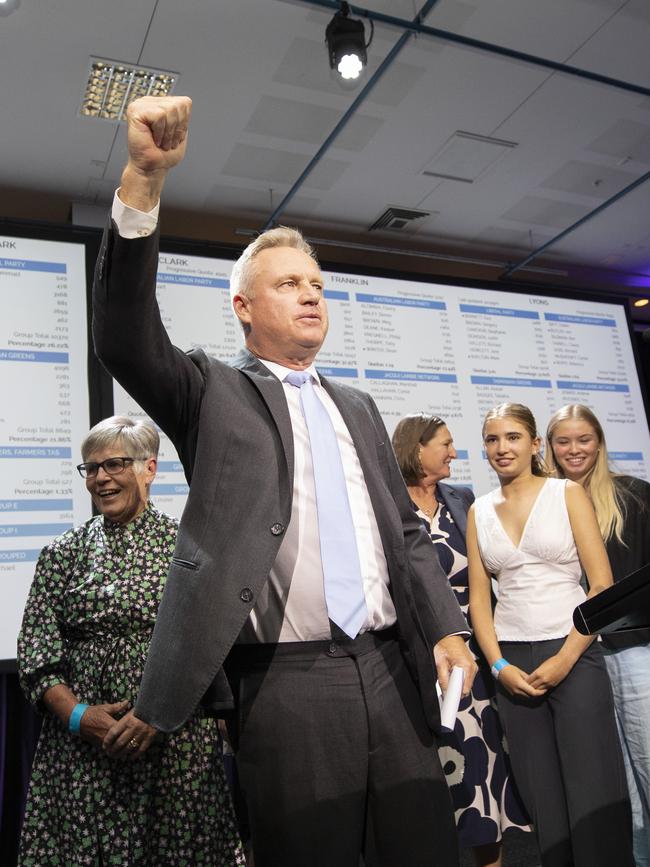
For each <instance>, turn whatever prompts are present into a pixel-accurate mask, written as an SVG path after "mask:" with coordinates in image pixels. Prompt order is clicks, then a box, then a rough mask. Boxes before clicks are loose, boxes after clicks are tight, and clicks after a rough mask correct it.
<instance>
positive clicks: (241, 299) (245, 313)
mask: <svg viewBox="0 0 650 867" xmlns="http://www.w3.org/2000/svg"><path fill="white" fill-rule="evenodd" d="M232 306H233V310H234V311H235V314H236V315H237V318H238V319H239V321H240V322H244V323H245V324H249V323H250V312H249V308H250V298H248V297H247V296H246V295H239V294H237V295H235V296H234V297H233V299H232Z"/></svg>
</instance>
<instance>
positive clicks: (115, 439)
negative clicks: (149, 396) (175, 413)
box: [81, 415, 160, 461]
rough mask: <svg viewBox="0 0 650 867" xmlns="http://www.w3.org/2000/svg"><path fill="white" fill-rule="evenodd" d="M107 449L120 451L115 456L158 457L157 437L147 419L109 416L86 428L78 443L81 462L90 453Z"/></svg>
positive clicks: (158, 445) (158, 440)
mask: <svg viewBox="0 0 650 867" xmlns="http://www.w3.org/2000/svg"><path fill="white" fill-rule="evenodd" d="M110 448H115V450H116V452H123V454H120V455H118V454H116V455H115V457H125V458H134V459H135V460H139V461H145V460H147V459H148V458H157V457H158V449H159V448H160V436H159V435H158V431H157V430H156V428H155V427H154V426H153V424H152V423H151V422H150V421H147V420H145V419H132V418H129V417H128V416H126V415H112V416H110V417H109V418H105V419H103V420H102V421H100V422H99V423H98V424H96V425H95V426H94V427H92V428H91V429H90V431H89V432H88V434H87V435H86V437H85V439H84V441H83V442H82V443H81V457H82V458H83V460H84V461H85V460H87V459H88V456H89V455H92V454H93V453H94V452H100V451H104V449H110Z"/></svg>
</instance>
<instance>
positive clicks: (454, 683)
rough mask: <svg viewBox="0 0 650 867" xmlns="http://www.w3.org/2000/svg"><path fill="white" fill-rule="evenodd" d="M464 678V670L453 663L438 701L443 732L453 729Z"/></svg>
mask: <svg viewBox="0 0 650 867" xmlns="http://www.w3.org/2000/svg"><path fill="white" fill-rule="evenodd" d="M464 680H465V672H464V671H463V669H462V668H459V666H457V665H455V666H454V667H453V668H452V670H451V674H450V675H449V683H448V684H447V691H446V692H445V695H444V698H443V700H442V702H441V703H440V728H441V729H442V731H443V732H453V730H454V726H455V725H456V714H457V713H458V705H459V704H460V697H461V695H462V692H463V681H464Z"/></svg>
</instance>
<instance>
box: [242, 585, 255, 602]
mask: <svg viewBox="0 0 650 867" xmlns="http://www.w3.org/2000/svg"><path fill="white" fill-rule="evenodd" d="M239 598H240V599H241V601H242V602H252V601H253V591H252V590H251V588H250V587H244V589H243V590H242V591H241V593H240V594H239Z"/></svg>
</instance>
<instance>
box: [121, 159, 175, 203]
mask: <svg viewBox="0 0 650 867" xmlns="http://www.w3.org/2000/svg"><path fill="white" fill-rule="evenodd" d="M166 175H167V171H166V170H158V171H156V172H143V171H142V170H141V169H138V168H137V166H135V165H134V164H133V163H131V162H129V163H127V164H126V167H125V169H124V171H123V172H122V178H121V180H120V199H121V201H122V202H123V203H124V204H125V205H128V207H130V208H135V210H137V211H143V212H144V213H149V211H151V210H153V209H154V208H155V207H156V205H157V204H158V203H159V202H160V195H161V193H162V189H163V186H164V184H165V177H166Z"/></svg>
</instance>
